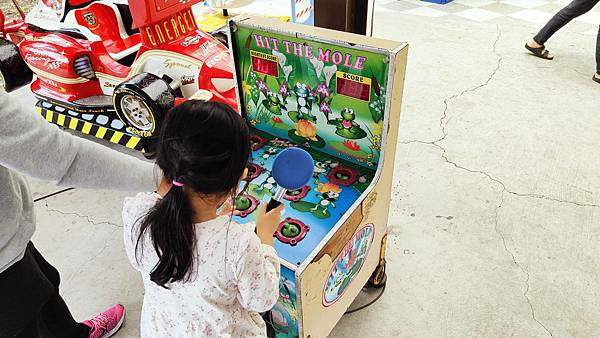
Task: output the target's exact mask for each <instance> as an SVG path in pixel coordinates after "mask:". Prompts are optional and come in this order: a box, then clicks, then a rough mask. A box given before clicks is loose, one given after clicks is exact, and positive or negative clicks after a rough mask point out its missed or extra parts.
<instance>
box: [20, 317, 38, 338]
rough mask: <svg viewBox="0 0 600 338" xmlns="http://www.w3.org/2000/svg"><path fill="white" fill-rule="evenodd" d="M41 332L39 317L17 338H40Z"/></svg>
mask: <svg viewBox="0 0 600 338" xmlns="http://www.w3.org/2000/svg"><path fill="white" fill-rule="evenodd" d="M39 337H40V332H39V330H38V321H37V319H35V320H33V321H32V322H31V323H29V324H28V325H27V328H25V330H23V331H21V333H19V334H18V335H17V336H16V337H15V338H39Z"/></svg>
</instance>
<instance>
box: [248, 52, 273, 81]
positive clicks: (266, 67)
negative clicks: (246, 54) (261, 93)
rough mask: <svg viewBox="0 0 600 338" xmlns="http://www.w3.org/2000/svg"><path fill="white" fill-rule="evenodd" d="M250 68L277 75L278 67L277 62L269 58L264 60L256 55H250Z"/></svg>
mask: <svg viewBox="0 0 600 338" xmlns="http://www.w3.org/2000/svg"><path fill="white" fill-rule="evenodd" d="M252 69H253V70H254V71H255V72H258V73H261V74H265V75H270V76H275V77H277V76H278V75H279V69H278V68H277V62H275V61H271V60H265V59H261V58H258V57H255V56H253V57H252Z"/></svg>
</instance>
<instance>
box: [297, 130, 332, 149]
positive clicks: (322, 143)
mask: <svg viewBox="0 0 600 338" xmlns="http://www.w3.org/2000/svg"><path fill="white" fill-rule="evenodd" d="M288 136H289V137H290V138H291V139H292V140H293V141H295V142H298V143H301V144H304V143H306V142H308V143H309V144H310V145H312V146H314V147H317V148H323V147H324V146H325V144H326V143H325V140H324V139H323V138H322V137H321V136H319V135H317V136H316V137H317V140H316V141H313V140H311V139H308V138H306V137H302V136H299V135H296V129H291V130H290V131H288Z"/></svg>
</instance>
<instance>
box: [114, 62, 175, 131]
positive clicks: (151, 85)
mask: <svg viewBox="0 0 600 338" xmlns="http://www.w3.org/2000/svg"><path fill="white" fill-rule="evenodd" d="M174 102H175V93H174V92H173V89H171V87H170V86H169V84H168V83H167V82H166V81H165V80H163V79H161V78H159V77H158V76H156V75H154V74H150V73H141V74H138V75H136V76H134V77H132V78H131V79H129V80H127V81H125V82H123V83H121V84H119V85H118V86H117V87H116V88H115V91H114V93H113V103H114V105H115V110H116V112H117V115H118V116H119V118H120V119H121V121H122V122H123V123H124V124H125V125H126V126H127V127H128V130H130V131H132V132H133V133H135V134H136V135H139V136H140V137H142V138H152V137H153V136H156V135H157V134H158V131H159V130H160V125H161V122H162V121H163V119H164V117H165V115H166V114H167V112H168V111H169V109H171V108H173V104H174ZM136 105H137V108H136V107H135V106H136Z"/></svg>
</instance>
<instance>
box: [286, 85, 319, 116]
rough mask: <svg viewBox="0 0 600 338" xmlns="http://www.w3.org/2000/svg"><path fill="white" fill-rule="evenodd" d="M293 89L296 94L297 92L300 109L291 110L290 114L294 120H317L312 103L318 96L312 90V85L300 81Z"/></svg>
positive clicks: (298, 107)
mask: <svg viewBox="0 0 600 338" xmlns="http://www.w3.org/2000/svg"><path fill="white" fill-rule="evenodd" d="M292 91H293V92H294V94H296V103H297V109H298V111H291V112H289V114H288V115H289V116H290V118H291V119H292V120H293V121H294V122H297V121H299V120H311V121H313V122H317V117H316V116H314V115H313V114H312V105H313V102H314V101H315V99H316V98H315V96H314V95H313V93H312V91H311V90H310V87H308V86H307V85H306V84H304V83H300V82H298V83H296V85H295V86H294V88H293V89H292Z"/></svg>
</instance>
